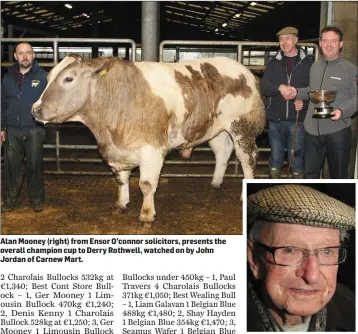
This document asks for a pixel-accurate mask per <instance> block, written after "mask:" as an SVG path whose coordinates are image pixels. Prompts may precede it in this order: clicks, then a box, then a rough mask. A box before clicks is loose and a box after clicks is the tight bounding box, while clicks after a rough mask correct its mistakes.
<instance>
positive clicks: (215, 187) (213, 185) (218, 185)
mask: <svg viewBox="0 0 358 334" xmlns="http://www.w3.org/2000/svg"><path fill="white" fill-rule="evenodd" d="M220 185H221V183H219V184H218V183H211V187H212V188H213V189H214V190H220Z"/></svg>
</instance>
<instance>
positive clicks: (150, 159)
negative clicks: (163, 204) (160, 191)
mask: <svg viewBox="0 0 358 334" xmlns="http://www.w3.org/2000/svg"><path fill="white" fill-rule="evenodd" d="M163 162H164V153H163V151H162V150H158V149H155V148H154V147H152V146H145V147H143V148H142V149H141V163H140V166H139V168H140V180H139V186H140V189H141V191H142V194H143V205H142V209H141V211H140V216H139V219H140V220H141V221H143V222H151V221H153V220H154V216H155V206H154V194H155V191H156V190H157V186H158V181H159V175H160V171H161V169H162V167H163Z"/></svg>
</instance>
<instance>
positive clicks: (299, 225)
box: [247, 184, 355, 332]
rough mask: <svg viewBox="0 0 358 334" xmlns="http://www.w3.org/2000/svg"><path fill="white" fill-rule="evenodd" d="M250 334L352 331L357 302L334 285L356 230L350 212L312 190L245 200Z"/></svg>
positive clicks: (277, 190)
mask: <svg viewBox="0 0 358 334" xmlns="http://www.w3.org/2000/svg"><path fill="white" fill-rule="evenodd" d="M247 216H248V226H249V227H251V228H250V230H249V236H248V262H249V267H250V269H251V272H252V276H253V277H252V279H251V280H250V281H249V283H248V294H247V303H248V305H247V330H248V331H249V332H253V331H254V332H262V331H274V332H275V331H276V332H280V331H284V332H287V331H296V332H307V331H311V332H312V331H313V332H322V331H323V332H324V331H355V298H354V295H353V293H352V292H351V291H350V290H349V289H348V288H347V287H345V286H344V285H342V284H339V283H337V272H338V265H339V264H340V263H343V262H344V261H345V259H346V256H347V248H346V246H344V240H345V238H346V237H347V235H348V234H347V230H348V229H353V228H355V211H354V209H353V208H351V207H350V206H348V205H346V204H344V203H342V202H340V201H338V200H336V199H334V198H332V197H330V196H328V195H326V194H323V193H321V192H319V191H317V190H315V189H313V188H311V187H308V186H302V185H297V184H286V185H276V186H272V187H269V188H266V189H264V190H260V191H258V192H256V193H254V194H252V195H250V196H249V197H248V202H247Z"/></svg>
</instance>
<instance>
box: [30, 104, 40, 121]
mask: <svg viewBox="0 0 358 334" xmlns="http://www.w3.org/2000/svg"><path fill="white" fill-rule="evenodd" d="M31 114H32V116H34V117H35V118H39V117H41V116H42V108H41V107H40V106H38V107H35V106H33V107H32V109H31Z"/></svg>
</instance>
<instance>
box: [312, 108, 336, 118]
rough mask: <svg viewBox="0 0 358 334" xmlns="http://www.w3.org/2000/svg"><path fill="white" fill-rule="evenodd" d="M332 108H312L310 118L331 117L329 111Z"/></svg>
mask: <svg viewBox="0 0 358 334" xmlns="http://www.w3.org/2000/svg"><path fill="white" fill-rule="evenodd" d="M332 111H333V108H314V114H313V115H312V118H331V117H332V115H331V112H332Z"/></svg>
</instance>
